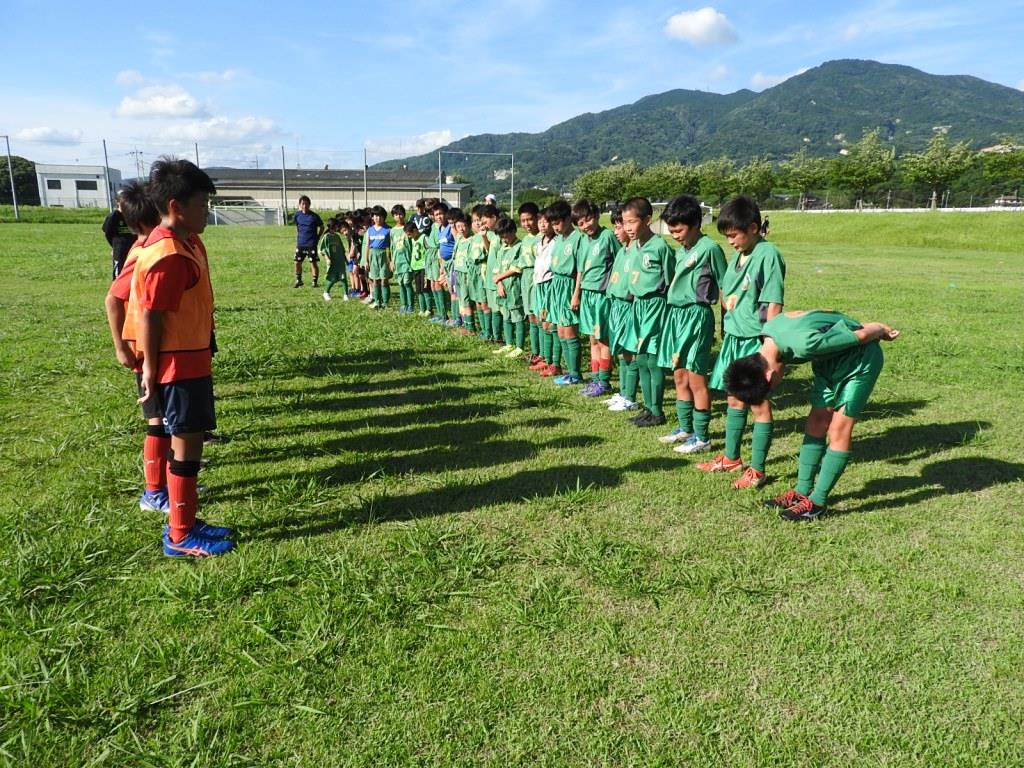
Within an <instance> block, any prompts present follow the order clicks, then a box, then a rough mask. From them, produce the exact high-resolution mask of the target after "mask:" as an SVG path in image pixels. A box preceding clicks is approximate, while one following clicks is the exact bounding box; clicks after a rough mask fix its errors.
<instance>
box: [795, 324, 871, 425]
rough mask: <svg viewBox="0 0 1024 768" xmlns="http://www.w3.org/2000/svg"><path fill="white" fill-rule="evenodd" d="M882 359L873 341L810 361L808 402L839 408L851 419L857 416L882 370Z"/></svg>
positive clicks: (865, 404) (862, 410) (823, 406)
mask: <svg viewBox="0 0 1024 768" xmlns="http://www.w3.org/2000/svg"><path fill="white" fill-rule="evenodd" d="M883 362H884V356H883V355H882V346H881V344H879V343H878V342H877V341H873V342H871V343H869V344H865V345H863V346H861V347H854V348H853V349H851V350H850V351H849V352H846V353H844V354H841V355H838V356H836V357H830V358H828V359H827V360H818V361H816V362H814V363H812V364H811V370H812V371H814V381H813V382H812V383H811V406H813V407H814V408H831V409H833V410H836V411H838V410H839V409H840V408H842V409H843V410H844V413H845V414H846V415H847V416H849V417H850V418H851V419H858V418H860V415H861V414H862V413H863V412H864V408H865V407H866V406H867V404H868V398H869V397H871V391H872V390H873V389H874V388H875V382H876V381H878V374H880V373H881V372H882V364H883Z"/></svg>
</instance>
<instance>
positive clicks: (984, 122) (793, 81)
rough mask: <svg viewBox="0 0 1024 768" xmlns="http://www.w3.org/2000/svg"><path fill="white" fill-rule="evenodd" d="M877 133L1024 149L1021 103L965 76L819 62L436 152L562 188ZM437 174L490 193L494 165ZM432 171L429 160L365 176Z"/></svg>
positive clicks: (909, 142)
mask: <svg viewBox="0 0 1024 768" xmlns="http://www.w3.org/2000/svg"><path fill="white" fill-rule="evenodd" d="M874 128H879V129H881V131H882V134H883V136H884V137H886V138H887V139H888V140H890V141H892V142H893V144H894V145H895V147H896V149H897V151H898V152H900V153H902V152H912V151H918V150H920V149H922V148H924V146H925V145H926V144H927V143H928V140H929V139H930V138H931V137H932V136H933V135H934V133H935V131H936V130H945V131H947V133H948V136H949V138H950V140H951V141H960V140H967V141H970V142H971V143H972V144H973V146H974V147H975V148H976V149H978V148H981V147H983V146H989V145H991V144H995V143H997V142H998V140H999V139H1000V138H1001V137H1003V136H1007V135H1010V136H1016V137H1020V138H1024V92H1021V91H1018V90H1015V89H1013V88H1008V87H1006V86H1003V85H997V84H995V83H990V82H987V81H985V80H981V79H979V78H976V77H970V76H967V75H952V76H948V75H930V74H927V73H925V72H921V71H920V70H917V69H913V68H912V67H905V66H900V65H896V64H880V63H879V62H876V61H861V60H854V59H843V60H838V61H829V62H826V63H824V64H822V65H820V66H818V67H814V68H813V69H809V70H807V71H806V72H804V73H802V74H800V75H796V76H794V77H791V78H790V79H788V80H786V81H785V82H783V83H781V84H779V85H776V86H775V87H773V88H768V89H767V90H764V91H762V92H761V93H754V92H752V91H748V90H741V91H736V92H735V93H730V94H726V95H721V94H716V93H708V92H704V91H690V90H683V89H677V90H672V91H666V92H665V93H659V94H656V95H653V96H646V97H644V98H642V99H640V100H639V101H637V102H635V103H633V104H627V105H624V106H621V107H616V108H614V109H609V110H607V111H604V112H598V113H596V114H595V113H590V112H588V113H586V114H583V115H579V116H577V117H574V118H571V119H569V120H566V121H565V122H563V123H559V124H558V125H554V126H552V127H551V128H548V129H547V130H546V131H543V132H541V133H507V134H480V135H477V136H467V137H466V138H464V139H459V140H458V141H455V142H453V143H451V144H449V145H447V146H445V147H442V148H441V149H443V150H446V151H462V152H515V161H516V187H517V188H518V189H525V188H527V187H530V186H550V187H553V188H562V187H565V186H567V185H569V184H571V183H572V181H573V179H575V178H576V177H577V176H578V175H579V174H581V173H583V172H584V171H587V170H592V169H594V168H597V167H599V166H601V165H604V164H607V163H609V162H613V161H614V162H621V161H625V160H635V161H636V162H638V163H639V164H640V165H650V164H651V163H656V162H661V161H666V160H677V161H681V162H684V163H699V162H702V161H704V160H708V159H711V158H715V157H720V156H721V155H727V156H729V157H731V158H732V159H734V160H736V161H737V162H740V163H743V162H746V161H748V160H750V159H751V158H753V157H760V156H767V157H768V158H770V159H773V160H781V159H784V158H786V157H789V156H790V155H792V154H793V153H794V152H796V151H797V150H798V149H799V148H800V147H801V146H805V145H806V146H807V147H808V148H809V149H810V151H811V152H812V153H813V154H816V155H819V156H823V157H827V156H833V155H835V154H836V152H838V151H839V150H840V149H841V148H842V147H843V146H844V144H846V143H848V142H855V141H857V140H858V139H859V138H860V137H861V134H862V133H863V131H865V130H871V129H874ZM443 160H444V171H445V173H446V174H453V173H458V174H461V175H462V176H465V177H467V178H468V179H470V180H471V181H472V182H474V184H476V186H477V188H478V189H484V188H489V187H491V186H494V182H493V175H492V174H493V170H494V168H495V167H497V165H498V164H499V163H500V162H501V159H500V158H495V157H473V156H468V157H460V156H457V155H455V156H445V157H444V158H443ZM403 165H405V166H407V167H408V168H409V169H410V170H424V171H426V170H434V171H436V170H437V152H436V151H435V152H431V153H428V154H425V155H418V156H416V157H409V158H405V159H401V160H390V161H388V162H385V163H378V164H377V165H375V166H374V167H376V168H382V169H383V168H398V167H401V166H403Z"/></svg>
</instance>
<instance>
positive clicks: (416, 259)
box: [406, 235, 427, 272]
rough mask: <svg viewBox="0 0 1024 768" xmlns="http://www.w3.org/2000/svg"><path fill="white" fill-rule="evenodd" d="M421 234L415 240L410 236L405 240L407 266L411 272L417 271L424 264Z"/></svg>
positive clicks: (425, 261)
mask: <svg viewBox="0 0 1024 768" xmlns="http://www.w3.org/2000/svg"><path fill="white" fill-rule="evenodd" d="M423 239H424V238H423V235H420V236H419V237H417V238H416V239H415V240H413V239H412V238H411V237H410V238H409V239H408V240H407V241H406V242H408V243H409V266H410V267H411V268H412V271H413V272H419V271H421V270H422V269H423V267H424V266H426V263H427V259H426V256H425V252H424V250H423Z"/></svg>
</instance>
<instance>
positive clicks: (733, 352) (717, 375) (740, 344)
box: [708, 333, 761, 392]
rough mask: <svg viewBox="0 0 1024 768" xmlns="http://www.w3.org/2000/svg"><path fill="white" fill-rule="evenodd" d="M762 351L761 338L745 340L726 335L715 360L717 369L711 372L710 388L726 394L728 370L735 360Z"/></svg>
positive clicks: (755, 337)
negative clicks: (726, 373)
mask: <svg viewBox="0 0 1024 768" xmlns="http://www.w3.org/2000/svg"><path fill="white" fill-rule="evenodd" d="M760 349H761V337H760V336H754V337H752V338H749V339H744V338H741V337H739V336H733V335H731V334H728V333H727V334H725V338H723V339H722V347H721V349H719V350H718V357H717V358H715V367H714V369H713V370H712V371H711V378H710V379H709V380H708V386H709V387H711V389H717V390H718V391H719V392H725V370H726V368H728V367H729V366H730V365H731V364H732V361H733V360H739V359H740V358H741V357H746V356H747V355H752V354H754V353H755V352H758V351H759V350H760Z"/></svg>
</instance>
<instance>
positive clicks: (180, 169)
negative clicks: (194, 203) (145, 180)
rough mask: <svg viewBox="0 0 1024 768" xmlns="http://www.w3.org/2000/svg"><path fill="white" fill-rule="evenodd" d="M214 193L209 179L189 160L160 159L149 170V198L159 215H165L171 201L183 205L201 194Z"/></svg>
mask: <svg viewBox="0 0 1024 768" xmlns="http://www.w3.org/2000/svg"><path fill="white" fill-rule="evenodd" d="M216 191H217V187H215V186H214V185H213V181H212V180H211V179H210V177H209V176H207V175H206V173H205V172H204V171H203V170H202V169H201V168H200V167H199V166H198V165H196V164H195V163H193V162H191V161H190V160H177V159H175V158H173V157H161V158H160V159H159V160H157V161H156V162H155V163H153V165H152V167H151V168H150V169H149V198H150V200H152V201H153V204H154V205H155V206H156V209H157V210H158V211H159V212H160V213H161V214H165V213H167V211H168V210H169V207H170V203H171V200H177V201H178V202H179V203H182V204H184V203H187V202H188V201H189V200H191V199H192V198H193V197H195V196H196V195H198V194H201V193H202V192H207V193H209V194H211V195H212V194H214V193H215V192H216Z"/></svg>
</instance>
